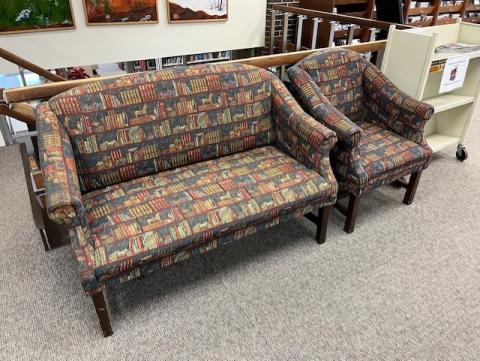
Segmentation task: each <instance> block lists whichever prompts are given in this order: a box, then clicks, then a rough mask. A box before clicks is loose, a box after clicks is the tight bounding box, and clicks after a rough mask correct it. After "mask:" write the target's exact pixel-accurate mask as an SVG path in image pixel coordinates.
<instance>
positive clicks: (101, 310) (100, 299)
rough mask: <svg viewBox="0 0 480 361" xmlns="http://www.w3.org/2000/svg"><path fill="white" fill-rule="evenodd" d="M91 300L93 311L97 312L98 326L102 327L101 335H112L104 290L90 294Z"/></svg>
mask: <svg viewBox="0 0 480 361" xmlns="http://www.w3.org/2000/svg"><path fill="white" fill-rule="evenodd" d="M92 301H93V305H94V306H95V311H96V312H97V317H98V320H99V321H100V326H101V327H102V331H103V336H104V337H108V336H111V335H113V331H112V326H111V325H110V317H109V315H108V309H107V304H106V302H105V294H104V291H101V292H98V293H96V294H94V295H92Z"/></svg>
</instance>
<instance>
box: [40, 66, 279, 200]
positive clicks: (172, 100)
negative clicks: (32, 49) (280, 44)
mask: <svg viewBox="0 0 480 361" xmlns="http://www.w3.org/2000/svg"><path fill="white" fill-rule="evenodd" d="M271 79H272V78H271V76H270V74H269V73H268V72H267V71H265V70H263V69H260V68H257V67H253V66H247V65H243V64H224V65H220V64H218V65H199V66H193V67H180V68H175V69H168V70H160V71H154V72H146V73H138V74H133V75H129V76H125V77H119V78H113V79H108V80H102V81H98V82H93V83H90V84H86V85H83V86H80V87H78V88H74V89H71V90H69V91H67V92H64V93H62V94H60V95H58V96H56V97H54V98H52V99H51V100H50V101H49V106H50V108H51V109H52V110H53V112H54V113H55V114H56V115H57V117H58V119H59V121H60V122H61V124H62V125H63V126H64V127H65V130H66V132H67V134H68V136H69V138H70V141H71V143H72V148H73V152H74V155H75V161H76V165H77V171H78V176H79V181H80V185H81V189H82V192H83V193H85V192H89V191H92V190H94V189H98V188H103V187H105V186H108V185H112V184H116V183H120V182H124V181H128V180H131V179H135V178H138V177H142V176H145V175H150V174H154V173H158V172H161V171H165V170H169V169H173V168H177V167H179V166H184V165H188V164H191V163H195V162H199V161H205V160H209V159H214V158H218V157H221V156H224V155H228V154H232V153H237V152H241V151H245V150H249V149H252V148H255V147H259V146H264V145H267V144H271V143H273V142H274V141H275V132H274V129H273V122H272V116H271V109H272V96H271V81H272V80H271Z"/></svg>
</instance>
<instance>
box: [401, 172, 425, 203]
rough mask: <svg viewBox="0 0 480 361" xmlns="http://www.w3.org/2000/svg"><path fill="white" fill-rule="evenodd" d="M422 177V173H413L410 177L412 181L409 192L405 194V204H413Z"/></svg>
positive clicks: (409, 184) (408, 187) (408, 188)
mask: <svg viewBox="0 0 480 361" xmlns="http://www.w3.org/2000/svg"><path fill="white" fill-rule="evenodd" d="M421 176H422V171H420V172H417V173H412V175H411V176H410V181H409V182H408V186H407V191H406V192H405V197H404V198H403V203H405V204H407V205H409V204H412V202H413V198H415V193H416V192H417V187H418V183H419V182H420V177H421Z"/></svg>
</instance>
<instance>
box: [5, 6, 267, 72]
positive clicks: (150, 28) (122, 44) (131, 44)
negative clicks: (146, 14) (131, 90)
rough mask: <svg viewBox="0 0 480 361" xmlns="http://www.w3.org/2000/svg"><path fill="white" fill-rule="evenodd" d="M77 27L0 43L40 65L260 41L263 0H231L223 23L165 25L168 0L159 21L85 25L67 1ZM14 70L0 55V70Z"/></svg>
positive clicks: (180, 52) (11, 37)
mask: <svg viewBox="0 0 480 361" xmlns="http://www.w3.org/2000/svg"><path fill="white" fill-rule="evenodd" d="M71 2H72V7H73V12H74V17H75V22H76V26H77V28H76V29H75V30H57V31H46V32H38V33H23V34H12V35H0V47H2V48H5V49H7V50H10V51H12V52H14V53H16V54H18V55H20V56H22V57H25V58H26V59H28V60H31V61H32V62H33V63H36V64H38V65H40V66H42V67H44V68H48V69H52V68H60V67H68V66H79V65H92V64H105V63H112V62H118V61H129V60H141V59H151V58H159V57H163V56H174V55H186V54H194V53H201V52H208V51H220V50H234V49H244V48H252V47H258V46H263V45H264V41H265V39H264V38H265V16H266V15H265V14H266V6H267V5H266V0H229V3H230V4H229V6H230V8H229V19H228V21H227V22H218V23H216V22H210V23H188V24H168V21H167V5H166V0H159V1H158V13H159V20H160V22H159V24H145V25H143V24H142V25H108V26H86V23H85V15H84V9H83V4H82V3H83V0H71ZM14 72H18V69H17V68H16V67H15V66H14V65H12V64H10V63H7V62H6V61H4V60H2V59H0V74H7V73H14Z"/></svg>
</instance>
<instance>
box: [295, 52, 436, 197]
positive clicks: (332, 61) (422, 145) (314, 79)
mask: <svg viewBox="0 0 480 361" xmlns="http://www.w3.org/2000/svg"><path fill="white" fill-rule="evenodd" d="M288 75H289V77H290V79H291V84H292V88H293V89H294V91H295V93H296V95H297V96H298V99H299V100H300V101H301V103H302V104H303V106H304V107H305V109H306V110H307V111H308V112H309V113H310V114H311V115H313V116H314V117H315V118H316V119H317V120H319V121H320V122H321V123H322V124H325V125H326V126H327V127H329V128H330V129H333V130H334V131H335V132H336V133H337V136H338V138H339V142H338V143H337V145H336V146H335V147H334V148H333V149H332V152H331V162H332V167H333V169H334V172H335V175H336V177H337V180H338V181H339V182H340V186H341V188H344V189H348V190H349V191H350V192H352V193H354V194H356V195H360V194H361V193H362V192H365V191H368V190H370V189H373V188H376V187H379V186H381V185H383V184H385V183H390V182H392V181H393V180H395V179H397V178H399V177H402V176H405V175H409V174H411V173H414V172H418V171H420V170H422V169H424V168H426V167H427V166H428V164H429V161H430V158H431V156H432V151H431V149H430V147H429V146H428V144H427V142H426V140H425V137H424V127H425V124H426V122H427V121H428V119H429V118H430V117H431V116H432V114H433V109H432V107H431V106H430V105H428V104H426V103H422V102H419V101H417V100H415V99H414V98H412V97H410V96H408V95H406V94H405V93H403V92H401V91H400V90H399V89H398V88H396V87H395V86H394V85H393V84H392V83H391V82H390V81H389V80H388V79H387V78H386V77H385V76H384V75H383V74H382V73H381V72H380V71H379V70H378V69H377V68H376V67H375V66H374V65H372V64H371V63H369V62H367V61H366V60H364V59H363V57H362V56H361V55H360V54H358V53H355V52H353V51H350V50H345V49H325V50H321V51H319V52H317V53H315V54H312V55H310V56H308V57H306V58H305V59H304V60H302V61H300V62H299V63H297V64H296V65H295V66H293V67H291V68H290V69H289V71H288ZM333 108H336V109H337V110H338V111H335V110H334V109H333Z"/></svg>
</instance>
